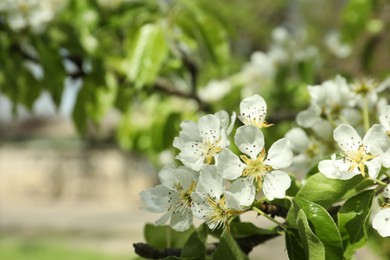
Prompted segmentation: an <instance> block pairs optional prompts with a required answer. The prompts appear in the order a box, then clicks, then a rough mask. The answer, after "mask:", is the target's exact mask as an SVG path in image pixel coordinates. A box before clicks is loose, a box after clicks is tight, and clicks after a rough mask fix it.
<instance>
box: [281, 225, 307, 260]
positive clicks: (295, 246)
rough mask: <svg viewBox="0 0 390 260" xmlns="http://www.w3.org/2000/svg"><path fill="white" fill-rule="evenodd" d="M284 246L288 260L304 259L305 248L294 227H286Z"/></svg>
mask: <svg viewBox="0 0 390 260" xmlns="http://www.w3.org/2000/svg"><path fill="white" fill-rule="evenodd" d="M285 236H286V248H287V253H288V258H289V259H290V260H303V259H306V255H305V249H304V248H303V245H302V243H301V239H300V238H299V233H298V230H297V229H295V228H288V229H287V230H286V235H285Z"/></svg>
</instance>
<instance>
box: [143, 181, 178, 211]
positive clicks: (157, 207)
mask: <svg viewBox="0 0 390 260" xmlns="http://www.w3.org/2000/svg"><path fill="white" fill-rule="evenodd" d="M169 192H171V190H170V189H168V188H167V187H165V186H163V185H157V186H156V187H153V188H149V189H146V190H144V191H142V192H141V193H140V196H141V200H142V202H143V204H144V205H145V206H146V208H145V209H146V210H149V211H151V212H164V211H166V210H167V209H168V208H169V206H170V205H171V203H170V202H169Z"/></svg>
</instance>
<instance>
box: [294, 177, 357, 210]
mask: <svg viewBox="0 0 390 260" xmlns="http://www.w3.org/2000/svg"><path fill="white" fill-rule="evenodd" d="M362 181H364V179H363V178H362V176H360V175H358V176H355V177H353V178H352V179H350V180H336V179H329V178H326V177H325V176H324V175H323V174H321V173H317V174H315V175H313V176H312V177H310V178H309V179H308V180H307V182H306V183H305V185H304V186H303V187H302V188H301V190H300V191H299V192H298V194H297V195H296V198H299V199H306V200H308V201H312V202H314V203H316V204H319V205H321V206H322V207H324V208H328V207H330V206H331V205H332V204H333V203H335V202H337V201H339V200H340V199H341V198H342V197H343V196H344V195H345V193H347V192H348V191H349V190H351V189H353V188H354V187H355V186H357V185H358V184H360V183H361V182H362Z"/></svg>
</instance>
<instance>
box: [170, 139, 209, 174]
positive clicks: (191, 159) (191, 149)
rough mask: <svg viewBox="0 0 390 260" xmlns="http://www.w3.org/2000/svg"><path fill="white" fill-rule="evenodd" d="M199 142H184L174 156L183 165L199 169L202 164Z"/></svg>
mask: <svg viewBox="0 0 390 260" xmlns="http://www.w3.org/2000/svg"><path fill="white" fill-rule="evenodd" d="M200 146H201V144H200V143H199V142H190V143H186V144H185V145H184V147H183V149H182V151H181V152H180V153H179V154H178V155H177V156H176V159H178V160H180V161H181V162H182V163H183V164H184V165H185V166H187V167H189V168H191V169H192V170H194V171H199V170H200V169H201V168H202V166H203V164H204V156H203V150H202V149H201V148H199V147H200Z"/></svg>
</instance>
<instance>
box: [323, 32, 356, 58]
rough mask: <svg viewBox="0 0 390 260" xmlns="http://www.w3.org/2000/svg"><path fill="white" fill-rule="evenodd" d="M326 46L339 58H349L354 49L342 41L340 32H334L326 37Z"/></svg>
mask: <svg viewBox="0 0 390 260" xmlns="http://www.w3.org/2000/svg"><path fill="white" fill-rule="evenodd" d="M325 45H326V47H327V48H328V49H329V51H330V52H331V53H332V54H333V55H335V56H336V57H338V58H341V59H344V58H347V57H348V56H349V55H351V53H352V47H351V45H349V44H346V43H343V42H342V41H341V35H340V33H339V32H336V31H333V32H330V33H328V34H327V35H326V36H325Z"/></svg>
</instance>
